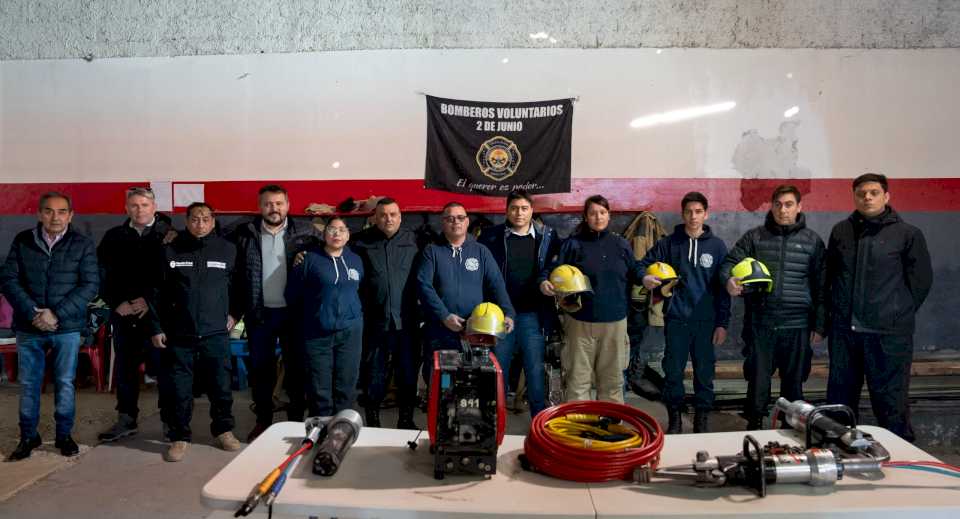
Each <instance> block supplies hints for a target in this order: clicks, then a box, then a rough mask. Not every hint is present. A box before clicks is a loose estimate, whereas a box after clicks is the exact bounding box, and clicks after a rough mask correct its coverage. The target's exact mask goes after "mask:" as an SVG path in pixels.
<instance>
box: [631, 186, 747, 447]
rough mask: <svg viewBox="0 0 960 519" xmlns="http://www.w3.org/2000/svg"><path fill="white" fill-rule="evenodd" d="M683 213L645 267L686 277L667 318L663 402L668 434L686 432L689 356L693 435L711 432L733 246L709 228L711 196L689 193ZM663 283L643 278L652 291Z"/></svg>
mask: <svg viewBox="0 0 960 519" xmlns="http://www.w3.org/2000/svg"><path fill="white" fill-rule="evenodd" d="M680 208H681V211H682V215H681V216H682V218H683V224H682V225H678V226H677V227H676V229H675V230H674V232H673V234H671V235H669V236H664V237H663V238H661V239H660V240H659V241H657V243H656V244H655V245H654V246H653V248H651V249H650V250H649V251H647V255H646V256H644V258H643V259H642V260H641V262H640V267H641V268H642V269H644V270H645V269H646V268H647V267H648V266H650V265H651V264H653V263H654V262H657V261H662V262H664V263H667V264H668V265H670V266H671V267H673V268H674V270H676V272H677V274H678V275H679V276H680V283H679V285H678V286H677V287H675V288H674V290H673V296H672V297H671V298H669V299H668V303H667V309H666V310H665V315H664V317H665V319H664V320H665V322H666V329H665V334H666V342H667V344H666V348H665V350H664V357H663V371H664V374H665V375H666V377H665V378H666V384H665V386H664V388H663V402H664V404H665V405H666V406H667V414H668V417H669V424H668V426H667V433H668V434H675V433H680V432H681V429H682V421H681V409H682V408H683V396H684V389H683V370H684V368H685V367H686V365H687V357H688V356H690V357H692V359H693V387H694V402H695V404H694V408H695V414H694V420H693V431H694V432H708V431H709V425H708V416H709V412H710V409H711V408H712V407H713V398H714V393H713V376H714V366H715V365H716V360H717V359H716V356H715V355H714V351H713V349H714V347H716V346H719V345H721V344H723V341H725V340H726V338H727V327H728V326H729V325H730V295H729V294H727V292H726V290H725V289H724V287H723V284H722V283H721V282H720V276H719V272H720V265H721V263H723V260H724V258H725V257H726V255H727V246H726V245H725V244H724V243H723V240H721V239H720V238H717V237H716V236H714V235H713V233H711V232H710V227H709V226H707V225H704V221H705V220H706V219H707V217H708V213H707V197H705V196H703V195H702V194H701V193H698V192H696V191H693V192H690V193H687V194H686V195H684V197H683V200H681V202H680ZM660 284H661V283H660V279H659V278H657V277H656V276H652V275H647V276H644V278H643V285H644V286H645V287H647V289H649V290H651V291H653V290H656V288H657V287H658V286H660Z"/></svg>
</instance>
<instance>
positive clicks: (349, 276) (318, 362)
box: [285, 218, 363, 416]
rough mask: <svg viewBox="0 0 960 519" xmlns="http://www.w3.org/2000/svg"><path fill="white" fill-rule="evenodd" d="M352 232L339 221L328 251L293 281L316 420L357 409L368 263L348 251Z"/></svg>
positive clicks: (332, 227)
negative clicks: (362, 295) (362, 297)
mask: <svg viewBox="0 0 960 519" xmlns="http://www.w3.org/2000/svg"><path fill="white" fill-rule="evenodd" d="M349 240H350V230H349V229H348V228H347V224H346V222H344V221H343V220H342V219H340V218H333V219H331V220H330V221H329V222H328V223H327V227H326V229H325V230H324V232H323V241H324V246H323V247H322V248H316V249H313V250H311V251H309V252H308V253H307V254H306V255H305V256H304V258H303V262H302V263H301V264H299V265H297V266H296V267H294V270H293V274H292V275H291V276H290V277H289V279H288V280H287V289H286V294H285V296H286V299H287V304H288V305H290V306H291V307H293V308H296V309H298V312H299V314H300V318H301V319H300V322H301V326H302V328H303V338H304V361H305V362H304V365H305V370H306V390H307V405H308V407H309V410H310V416H331V415H334V414H336V413H338V412H340V411H342V410H344V409H350V408H352V407H353V403H354V400H355V399H356V396H357V394H356V388H357V377H358V376H359V374H360V357H361V352H362V340H363V310H362V309H361V306H360V294H359V290H360V280H361V279H362V278H363V261H362V260H361V259H360V257H359V256H357V255H356V254H354V253H353V252H352V251H350V249H348V248H346V245H347V242H348V241H349Z"/></svg>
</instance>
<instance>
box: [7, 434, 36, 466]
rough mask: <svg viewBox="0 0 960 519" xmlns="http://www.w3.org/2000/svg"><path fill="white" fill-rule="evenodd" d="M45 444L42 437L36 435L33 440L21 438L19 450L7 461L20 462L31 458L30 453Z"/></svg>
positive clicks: (15, 450)
mask: <svg viewBox="0 0 960 519" xmlns="http://www.w3.org/2000/svg"><path fill="white" fill-rule="evenodd" d="M41 443H43V442H42V441H41V440H40V435H39V434H38V435H36V436H34V437H33V438H27V439H24V438H20V443H18V444H17V448H16V449H14V450H13V452H11V453H10V455H9V456H7V461H20V460H22V459H26V458H29V457H30V453H31V452H33V449H36V448H37V447H39V446H40V444H41Z"/></svg>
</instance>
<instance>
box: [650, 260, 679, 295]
mask: <svg viewBox="0 0 960 519" xmlns="http://www.w3.org/2000/svg"><path fill="white" fill-rule="evenodd" d="M679 282H680V276H678V275H677V271H675V270H674V269H673V267H671V266H670V265H668V264H666V263H664V262H662V261H658V262H656V263H653V264H652V265H650V266H649V267H647V275H645V276H643V286H645V287H647V289H648V290H650V291H651V292H653V293H654V295H659V296H660V297H670V296H672V295H673V288H674V287H675V286H676V285H677V283H679Z"/></svg>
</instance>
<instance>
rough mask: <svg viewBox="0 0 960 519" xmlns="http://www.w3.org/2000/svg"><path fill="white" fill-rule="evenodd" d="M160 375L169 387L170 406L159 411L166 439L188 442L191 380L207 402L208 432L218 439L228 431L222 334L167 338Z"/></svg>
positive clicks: (226, 352) (226, 346) (229, 402)
mask: <svg viewBox="0 0 960 519" xmlns="http://www.w3.org/2000/svg"><path fill="white" fill-rule="evenodd" d="M161 358H162V362H163V372H162V373H161V376H162V377H166V380H167V386H168V387H170V388H171V393H172V394H171V398H170V400H171V404H172V405H170V406H164V408H163V409H162V411H161V412H162V413H163V421H164V422H165V423H166V424H167V425H169V426H170V440H172V441H181V440H182V441H191V439H192V436H193V435H192V432H191V430H190V421H191V419H192V418H193V379H194V370H196V375H197V377H196V378H197V382H198V384H200V386H201V388H202V389H203V392H204V393H206V394H207V397H208V398H209V399H210V433H211V434H212V435H213V436H219V435H221V434H223V433H225V432H227V431H232V430H233V427H234V420H233V411H232V408H233V393H232V391H231V389H230V377H231V370H232V368H231V366H230V343H229V336H228V335H227V334H226V333H222V334H217V335H212V336H208V337H203V338H199V339H198V338H186V337H169V336H168V337H167V347H166V348H165V349H164V350H163V354H162V357H161Z"/></svg>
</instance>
